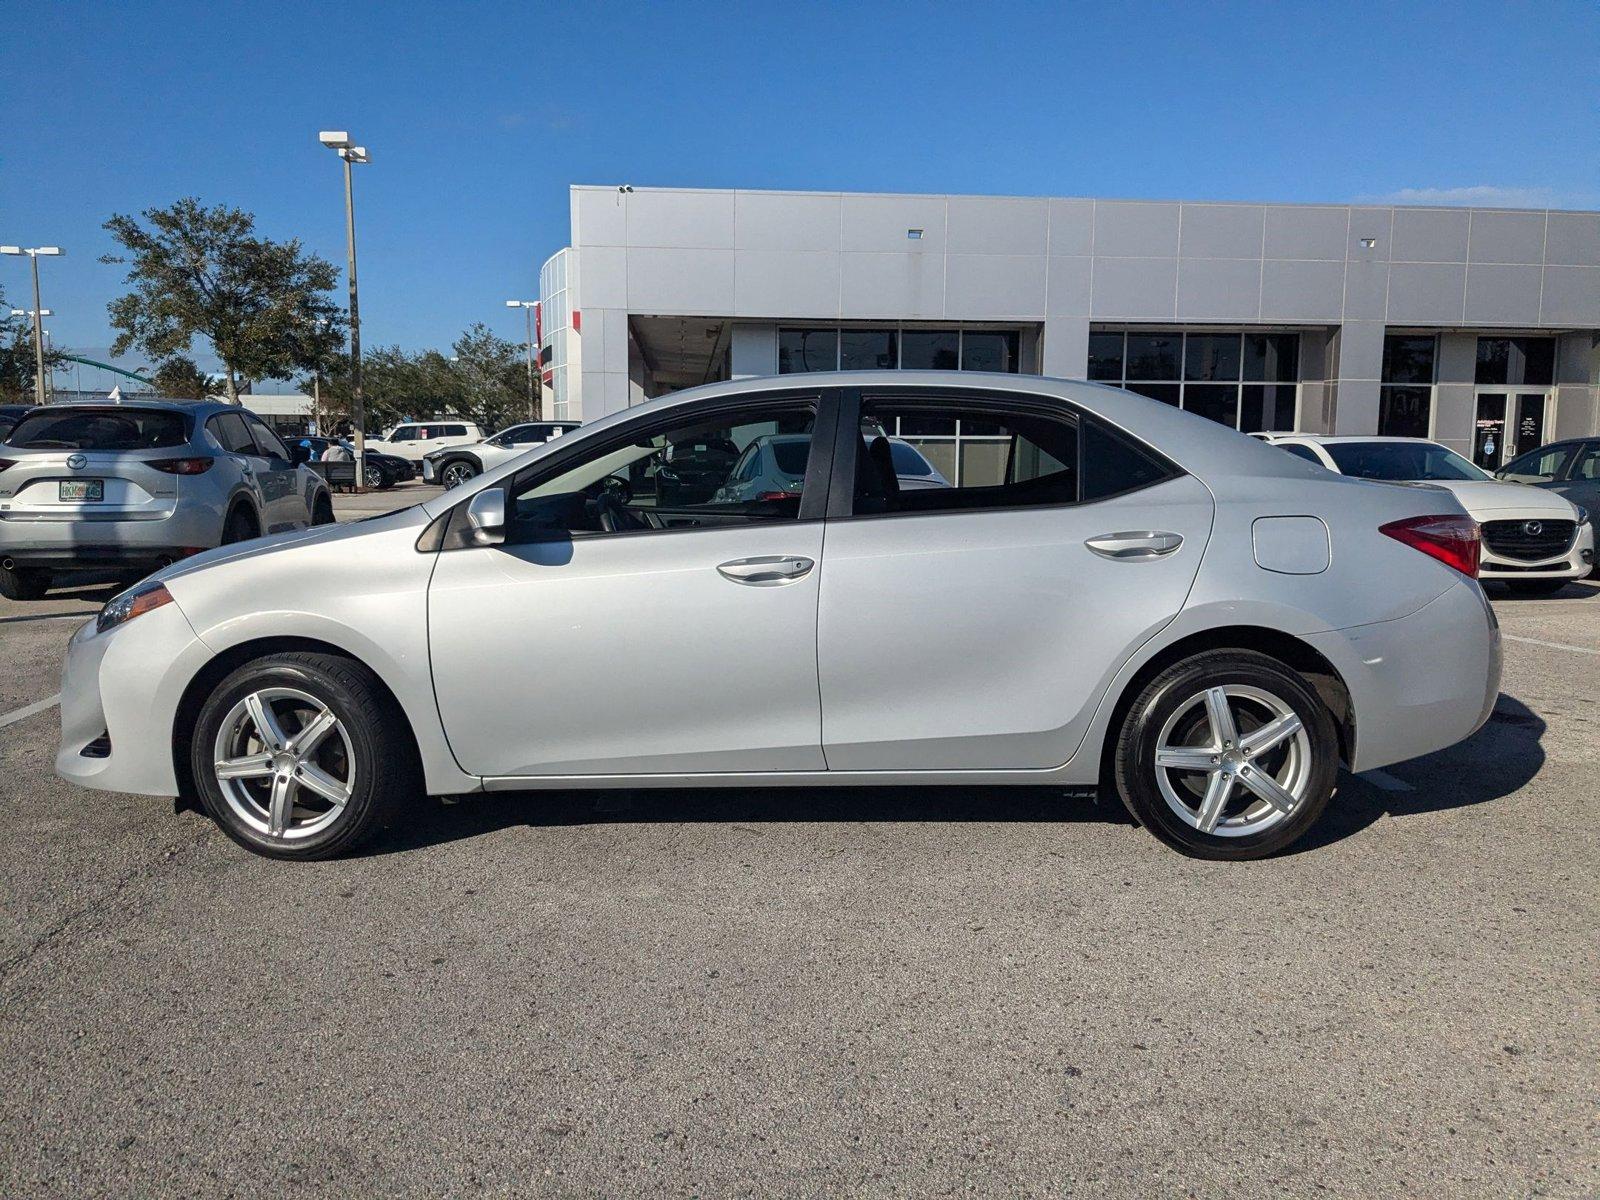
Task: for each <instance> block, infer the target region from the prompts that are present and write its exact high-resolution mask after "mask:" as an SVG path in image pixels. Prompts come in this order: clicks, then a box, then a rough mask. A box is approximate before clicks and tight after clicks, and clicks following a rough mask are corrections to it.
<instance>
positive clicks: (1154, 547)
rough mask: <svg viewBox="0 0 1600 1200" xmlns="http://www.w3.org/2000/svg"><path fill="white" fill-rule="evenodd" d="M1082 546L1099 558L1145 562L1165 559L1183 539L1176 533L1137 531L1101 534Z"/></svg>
mask: <svg viewBox="0 0 1600 1200" xmlns="http://www.w3.org/2000/svg"><path fill="white" fill-rule="evenodd" d="M1084 545H1085V546H1087V547H1089V549H1091V550H1093V551H1094V552H1095V553H1096V554H1098V555H1099V556H1100V557H1101V558H1112V559H1117V560H1119V561H1122V562H1145V561H1148V560H1149V559H1152V558H1165V557H1166V556H1167V555H1169V554H1171V553H1172V552H1173V551H1174V550H1176V549H1177V548H1178V547H1179V546H1181V545H1183V538H1182V536H1181V535H1179V534H1176V533H1164V532H1162V531H1160V530H1155V529H1138V530H1133V531H1130V532H1125V533H1102V534H1101V535H1100V536H1099V537H1092V538H1090V539H1089V540H1088V541H1086V542H1084Z"/></svg>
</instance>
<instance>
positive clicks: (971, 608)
mask: <svg viewBox="0 0 1600 1200" xmlns="http://www.w3.org/2000/svg"><path fill="white" fill-rule="evenodd" d="M957 429H960V430H961V433H960V435H959V436H957V435H956V430H957ZM778 436H782V437H783V438H785V439H786V440H788V439H795V438H798V439H801V441H802V442H803V444H804V454H803V456H804V460H805V461H804V467H803V471H802V472H801V473H800V480H801V482H800V485H799V486H798V488H797V489H794V490H790V489H787V488H786V489H784V490H783V491H782V492H778V493H773V494H759V495H755V496H751V497H744V496H743V494H742V493H739V495H740V496H741V498H739V499H736V500H730V499H726V498H723V499H719V498H718V496H719V490H720V489H719V488H718V487H717V486H715V484H716V482H717V481H714V480H713V481H710V483H711V484H712V486H705V487H701V486H696V487H694V488H686V487H684V486H682V480H681V478H680V476H681V474H682V472H681V470H680V469H679V468H680V467H681V464H682V463H683V462H684V461H687V460H689V459H691V458H692V457H693V450H694V448H695V447H703V446H707V445H716V446H721V447H727V448H729V452H728V453H725V454H723V455H721V457H722V458H726V460H727V462H726V466H727V467H728V468H729V469H731V468H732V467H733V466H734V465H735V464H736V462H737V461H738V457H739V453H740V452H741V451H742V450H743V449H744V448H746V447H748V446H750V445H751V444H752V443H754V442H755V441H756V440H757V439H760V438H773V437H778ZM897 438H898V439H904V440H905V441H907V442H908V443H910V444H912V445H914V446H915V447H916V448H917V450H918V451H919V453H921V454H922V455H924V456H925V457H926V458H927V459H928V460H929V461H931V462H934V463H936V464H937V465H938V467H939V470H940V471H941V473H942V474H943V475H944V476H945V477H946V478H947V479H948V480H949V481H950V483H951V486H949V487H941V488H919V489H908V488H904V487H902V486H901V485H900V481H899V479H898V476H897V473H896V468H895V463H894V456H893V452H892V445H891V443H892V440H893V439H897ZM789 444H794V443H793V442H789ZM696 461H698V460H696ZM702 482H704V481H702ZM721 494H722V495H723V496H724V497H725V496H727V495H728V494H729V493H721ZM1478 551H1479V547H1478V531H1477V526H1476V525H1475V523H1474V522H1473V521H1472V520H1471V519H1470V518H1469V517H1468V516H1467V515H1466V513H1465V511H1464V510H1463V509H1462V508H1461V506H1460V504H1459V503H1458V502H1457V501H1456V500H1455V499H1454V497H1452V496H1451V495H1450V494H1449V493H1448V492H1443V491H1438V490H1434V489H1424V488H1415V487H1403V486H1396V485H1392V484H1388V483H1381V482H1373V481H1368V480H1362V479H1353V478H1348V477H1342V476H1339V475H1335V474H1333V473H1331V472H1328V471H1325V470H1323V469H1322V468H1320V467H1317V466H1314V465H1313V464H1311V463H1307V462H1303V461H1301V460H1299V459H1297V458H1294V457H1292V456H1290V455H1287V454H1284V453H1283V452H1282V451H1281V450H1278V449H1276V448H1274V447H1272V446H1269V445H1265V444H1263V443H1261V442H1259V441H1256V440H1253V439H1251V438H1247V437H1243V436H1241V435H1239V434H1237V433H1235V432H1233V431H1232V430H1229V429H1226V428H1224V427H1222V426H1220V425H1217V424H1214V423H1212V422H1209V421H1207V420H1204V419H1202V418H1199V417H1196V416H1193V415H1190V414H1186V413H1183V412H1179V411H1177V410H1176V409H1174V408H1171V407H1168V406H1166V405H1163V404H1159V403H1156V402H1154V401H1151V400H1146V399H1143V398H1141V397H1138V396H1134V395H1130V394H1128V393H1126V392H1122V391H1117V390H1113V389H1109V388H1105V387H1101V386H1098V385H1094V384H1086V383H1068V382H1060V381H1055V380H1048V379H1037V378H1031V379H1019V378H1018V377H1017V376H1014V375H1013V376H984V375H968V374H960V375H956V374H940V373H926V374H924V373H917V372H895V373H893V374H889V375H886V374H882V373H874V374H865V373H864V374H841V375H831V376H807V377H806V379H805V382H804V383H798V382H797V381H796V380H795V379H794V378H793V377H785V378H783V379H781V380H743V381H739V382H736V383H731V384H717V385H712V386H710V387H705V388H700V389H696V390H693V391H688V392H680V393H677V394H675V395H673V396H670V397H667V398H664V399H661V400H656V401H653V402H650V403H648V404H644V405H641V406H639V407H636V408H631V409H628V410H627V411H625V412H622V413H617V414H613V415H612V416H609V417H606V418H604V419H602V420H599V421H596V422H594V423H592V424H589V425H585V426H584V427H583V428H582V429H581V430H580V431H578V432H575V433H571V434H568V435H567V436H564V437H561V438H558V439H556V440H554V441H551V442H549V443H547V444H546V445H543V446H540V447H538V448H536V449H533V450H530V451H529V452H528V453H526V454H524V455H522V456H519V457H517V458H515V459H513V460H511V461H509V462H506V463H504V464H502V465H500V466H498V467H496V468H494V469H492V470H489V471H487V472H485V473H484V474H483V475H481V476H479V477H478V478H476V479H473V480H471V481H470V482H468V483H465V484H463V485H462V486H461V487H458V488H456V489H454V490H452V491H450V492H448V493H446V494H444V495H443V496H440V497H438V498H436V499H433V500H430V501H428V502H427V503H424V504H421V505H418V506H416V507H413V508H408V509H404V510H402V511H399V512H395V513H391V514H388V515H385V516H382V517H379V518H376V519H372V520H367V521H362V522H359V523H356V524H351V525H343V526H338V527H332V528H324V529H316V530H312V531H309V532H303V533H293V534H286V535H283V536H279V537H275V538H267V539H264V540H259V541H255V542H251V543H247V544H245V545H241V546H231V547H224V548H222V549H220V550H217V551H212V552H209V553H206V554H202V555H199V556H197V557H195V558H192V559H188V560H185V561H183V562H181V563H178V564H174V565H173V566H171V567H168V568H167V569H165V570H163V571H161V572H160V573H158V574H156V575H154V576H152V577H151V578H149V579H148V580H146V581H144V582H142V583H140V584H139V585H137V586H136V587H134V588H132V589H130V590H128V591H126V592H124V593H122V594H121V595H119V596H117V597H115V598H114V599H113V600H111V601H110V602H109V603H108V604H107V605H106V607H105V609H104V611H103V612H102V613H101V614H100V615H99V618H98V619H97V620H95V621H93V622H91V623H89V624H88V625H86V626H84V628H82V629H81V630H79V631H78V633H77V634H76V635H75V636H74V638H73V639H72V643H71V647H70V649H69V651H68V656H67V664H66V671H65V679H64V683H63V689H62V700H61V710H62V742H61V747H60V751H59V755H58V758H57V769H58V770H59V771H60V772H61V774H62V775H64V776H65V777H66V778H68V779H70V780H73V781H75V782H77V783H80V784H83V785H85V786H89V787H96V788H105V789H111V790H115V791H121V792H135V793H146V794H152V795H174V794H178V793H180V792H190V791H192V792H193V793H196V794H198V796H199V798H200V799H201V800H202V801H203V802H204V804H205V807H206V808H207V810H208V811H209V812H210V814H211V815H212V816H213V817H214V818H215V819H216V821H217V823H218V824H219V825H220V826H221V827H222V828H223V829H224V830H225V831H226V832H227V833H228V834H229V835H230V836H231V837H233V838H234V839H236V840H237V841H239V842H240V843H242V844H243V845H245V846H247V847H249V848H250V849H252V850H255V851H257V852H260V853H263V854H267V855H272V856H276V857H281V858H320V857H326V856H329V855H333V854H336V853H339V852H341V851H345V850H347V849H349V848H350V847H352V846H354V845H355V844H356V843H357V842H359V841H360V840H361V839H363V838H365V837H367V836H368V835H370V834H371V833H373V832H374V831H375V830H377V829H379V828H381V827H382V826H383V825H385V824H387V823H390V822H403V821H405V820H406V817H407V814H408V811H410V809H408V803H409V802H411V801H412V800H414V799H415V798H417V797H419V796H421V795H423V794H425V793H426V794H455V793H466V792H482V791H501V790H518V791H524V792H530V793H533V795H531V796H530V797H529V800H528V802H529V803H538V796H537V793H538V791H539V790H540V789H553V788H563V789H565V788H574V787H593V788H608V787H609V788H615V787H624V788H651V787H660V786H716V787H724V786H728V787H758V786H762V787H764V786H787V787H805V788H817V787H829V786H838V785H855V786H859V785H863V784H892V785H914V786H926V785H937V784H966V785H973V784H978V785H984V786H1002V785H1011V784H1025V785H1036V786H1037V785H1050V786H1055V787H1060V788H1062V789H1064V790H1077V789H1084V788H1091V787H1096V786H1100V787H1105V788H1107V789H1114V790H1115V791H1116V792H1117V793H1118V794H1119V795H1120V796H1121V798H1122V800H1123V801H1124V802H1125V803H1126V804H1127V806H1128V808H1129V809H1130V810H1131V811H1132V813H1133V814H1134V815H1135V817H1137V819H1138V820H1139V822H1140V823H1141V824H1143V825H1144V826H1145V827H1146V828H1147V829H1148V830H1149V831H1150V832H1151V833H1152V834H1154V835H1155V836H1156V837H1158V838H1160V839H1161V840H1162V841H1164V842H1166V843H1167V844H1169V845H1171V846H1173V847H1176V848H1177V849H1179V850H1182V851H1184V852H1186V853H1190V854H1194V855H1199V856H1203V857H1209V858H1219V859H1242V858H1252V857H1259V856H1261V855H1265V854H1270V853H1272V852H1274V851H1277V850H1279V849H1281V848H1283V847H1285V846H1287V845H1289V844H1290V843H1292V842H1294V841H1295V840H1296V839H1298V838H1300V837H1301V836H1302V835H1304V834H1305V833H1306V831H1307V830H1308V829H1309V828H1310V827H1311V826H1312V825H1313V824H1314V823H1315V822H1316V821H1317V819H1318V817H1319V816H1320V815H1321V814H1322V813H1323V811H1324V810H1325V809H1326V808H1327V806H1328V804H1329V802H1330V798H1331V797H1332V795H1333V791H1334V784H1335V780H1336V776H1337V772H1338V769H1339V767H1340V764H1341V763H1343V764H1344V765H1346V766H1348V767H1349V768H1350V769H1352V770H1356V771H1362V770H1367V769H1370V768H1375V767H1381V766H1384V765H1387V764H1389V763H1394V762H1397V761H1399V760H1402V759H1408V758H1412V757H1415V756H1417V755H1421V754H1426V753H1429V752H1431V751H1435V750H1438V749H1440V748H1442V747H1446V746H1449V745H1451V744H1452V743H1454V742H1456V741H1458V740H1460V739H1462V738H1465V737H1467V736H1468V735H1469V734H1471V733H1472V732H1473V731H1474V730H1476V729H1477V728H1478V727H1479V726H1480V725H1481V724H1482V723H1483V722H1484V720H1485V719H1486V718H1487V717H1488V714H1489V712H1490V710H1491V708H1492V706H1493V704H1494V701H1495V697H1496V695H1497V691H1498V683H1499V675H1500V642H1499V633H1498V630H1497V627H1496V624H1495V619H1494V616H1493V614H1492V612H1491V610H1490V608H1489V605H1488V604H1487V603H1486V602H1485V599H1484V596H1483V592H1482V590H1481V589H1480V587H1479V586H1478V583H1477V581H1476V579H1475V578H1474V576H1475V573H1476V571H1477V566H1478Z"/></svg>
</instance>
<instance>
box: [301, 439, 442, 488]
mask: <svg viewBox="0 0 1600 1200" xmlns="http://www.w3.org/2000/svg"><path fill="white" fill-rule="evenodd" d="M335 445H336V446H338V447H339V448H340V449H341V450H343V451H344V452H345V454H347V455H349V456H350V459H351V460H352V461H353V460H354V457H355V450H356V448H355V445H354V444H353V443H352V442H351V441H350V439H349V438H325V437H318V436H316V435H315V434H302V435H301V436H300V437H298V438H295V439H293V441H292V442H291V444H290V446H289V449H290V451H292V452H293V453H294V455H295V461H296V462H320V461H322V460H323V458H324V456H325V455H326V454H327V453H328V448H329V447H330V446H335ZM364 457H365V459H366V479H365V480H364V482H365V484H366V486H367V487H369V488H372V489H374V490H378V491H386V490H387V489H389V488H392V487H394V486H395V485H396V484H397V483H405V482H406V481H407V480H411V479H415V478H416V477H417V475H418V474H419V473H420V472H419V469H418V467H417V464H416V463H414V462H412V461H411V460H410V459H407V458H400V457H399V456H398V455H394V454H385V453H383V452H382V451H380V450H374V449H373V448H372V443H371V442H368V443H367V445H366V448H365V454H364Z"/></svg>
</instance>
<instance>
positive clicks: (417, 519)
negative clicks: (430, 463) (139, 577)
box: [149, 505, 428, 582]
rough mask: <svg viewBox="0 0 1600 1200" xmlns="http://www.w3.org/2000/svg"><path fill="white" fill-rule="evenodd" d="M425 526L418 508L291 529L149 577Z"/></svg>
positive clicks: (199, 556) (161, 577) (206, 554)
mask: <svg viewBox="0 0 1600 1200" xmlns="http://www.w3.org/2000/svg"><path fill="white" fill-rule="evenodd" d="M427 523H428V515H427V514H426V513H425V512H423V511H422V509H421V507H420V506H417V505H413V506H412V507H410V508H402V509H398V510H397V511H395V512H388V513H383V514H381V515H379V516H376V517H368V518H367V519H366V520H364V521H352V522H350V523H349V524H346V525H313V526H312V527H311V528H310V529H292V530H290V531H289V532H287V533H273V534H268V535H267V536H266V537H259V538H252V539H251V540H250V541H248V542H236V543H234V544H233V545H230V546H218V547H217V548H216V549H215V550H206V551H203V552H201V553H199V554H195V555H191V556H190V557H188V558H182V559H179V560H178V561H177V562H175V563H172V564H170V565H169V566H165V567H162V568H161V570H159V571H157V572H156V573H155V574H153V575H151V576H149V578H150V579H159V580H161V581H163V582H165V581H166V580H169V579H178V578H180V577H182V576H184V575H192V574H194V573H195V572H196V571H204V570H205V569H206V568H207V567H214V566H216V565H217V564H218V563H225V562H234V561H236V560H239V559H245V558H259V557H261V556H262V555H266V554H277V553H279V552H281V551H284V550H293V549H295V548H296V547H298V546H312V545H319V544H321V543H323V542H338V541H345V540H347V539H350V538H358V537H365V536H367V535H368V534H372V533H380V532H383V531H384V530H388V529H394V528H396V527H397V526H404V525H408V524H415V525H416V526H417V528H418V530H419V531H420V530H421V528H422V526H424V525H426V524H427Z"/></svg>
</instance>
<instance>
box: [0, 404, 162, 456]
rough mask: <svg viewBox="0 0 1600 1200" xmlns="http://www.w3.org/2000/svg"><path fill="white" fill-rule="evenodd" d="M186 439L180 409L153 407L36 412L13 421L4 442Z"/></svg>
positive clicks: (147, 443) (84, 445) (147, 446)
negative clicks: (177, 411)
mask: <svg viewBox="0 0 1600 1200" xmlns="http://www.w3.org/2000/svg"><path fill="white" fill-rule="evenodd" d="M188 440H189V429H188V422H187V421H185V420H184V418H183V414H182V413H175V412H169V411H167V410H165V409H155V408H77V407H74V408H72V409H70V410H67V409H57V410H56V411H54V412H50V411H44V412H36V413H33V414H31V415H29V416H26V417H24V418H23V419H22V420H21V421H19V422H17V427H16V428H15V429H13V430H12V431H11V436H10V437H8V438H7V439H6V444H7V445H8V446H21V447H23V448H25V449H30V450H157V449H161V448H163V447H166V446H181V445H183V444H184V443H185V442H187V441H188Z"/></svg>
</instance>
